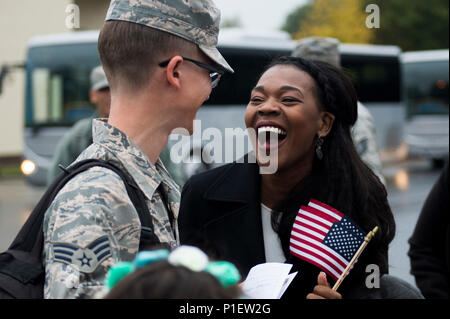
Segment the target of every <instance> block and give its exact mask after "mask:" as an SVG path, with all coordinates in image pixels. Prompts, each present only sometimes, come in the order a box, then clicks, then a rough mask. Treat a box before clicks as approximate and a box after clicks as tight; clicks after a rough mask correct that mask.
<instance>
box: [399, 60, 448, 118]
mask: <svg viewBox="0 0 450 319" xmlns="http://www.w3.org/2000/svg"><path fill="white" fill-rule="evenodd" d="M404 80H405V94H406V105H407V116H408V118H411V117H412V116H415V115H427V114H428V115H432V114H435V115H439V114H448V105H449V100H448V81H449V76H448V61H426V62H415V63H405V64H404Z"/></svg>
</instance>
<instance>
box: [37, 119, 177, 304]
mask: <svg viewBox="0 0 450 319" xmlns="http://www.w3.org/2000/svg"><path fill="white" fill-rule="evenodd" d="M93 141H94V143H93V144H92V145H91V146H89V147H88V148H87V149H86V150H85V151H83V153H81V155H80V156H79V157H78V158H77V160H76V161H80V160H83V159H88V158H96V159H102V160H107V161H110V162H111V163H113V164H115V165H117V166H118V167H120V168H122V169H123V170H125V171H127V172H128V173H129V174H130V175H131V177H132V178H133V179H134V180H135V182H136V183H137V185H138V186H139V187H140V188H141V190H142V191H143V192H144V194H145V196H146V201H147V204H148V207H149V211H150V213H151V215H152V221H153V225H154V230H155V234H156V235H157V236H158V238H159V240H160V241H161V242H165V243H168V244H169V245H170V246H171V247H176V246H177V245H179V236H178V225H177V218H178V211H179V201H180V190H179V187H178V185H176V183H174V182H173V180H172V179H171V177H170V175H169V173H168V172H167V171H166V169H165V168H164V165H163V164H162V163H161V161H160V160H159V159H158V161H157V163H156V165H152V164H151V162H150V161H149V159H148V158H147V156H146V155H145V154H144V153H143V152H142V151H141V150H140V148H139V147H138V146H137V145H136V144H135V143H134V142H133V141H132V140H131V139H130V138H128V137H127V136H126V135H125V134H124V133H122V132H121V131H119V130H118V129H116V128H114V127H112V126H111V125H109V124H107V123H105V122H103V121H100V120H94V121H93ZM163 195H164V196H163ZM163 198H167V202H166V203H165V204H167V207H168V208H169V209H171V210H172V213H173V216H174V223H173V228H174V229H172V226H171V225H170V222H169V218H168V213H167V208H166V205H165V204H164V202H163ZM140 227H141V225H140V221H139V217H138V214H137V211H136V209H135V208H134V206H133V204H132V202H131V200H130V199H129V197H128V194H127V191H126V188H125V185H124V183H123V181H122V179H121V178H120V177H119V176H118V175H117V174H116V173H114V172H113V171H111V170H109V169H107V168H103V167H93V168H90V169H88V170H87V171H85V172H82V173H80V174H78V175H77V176H75V177H74V178H73V179H72V180H71V181H69V182H68V183H67V184H66V185H65V186H64V188H63V189H61V191H60V192H59V193H58V195H57V196H56V198H55V200H54V201H53V203H52V204H51V205H50V207H49V208H48V210H47V212H46V214H45V220H44V228H43V231H44V252H43V253H44V266H45V287H44V297H45V298H92V297H94V296H96V295H98V294H99V293H100V292H101V291H103V289H104V280H105V275H106V273H107V271H108V269H109V267H110V266H112V265H113V264H115V263H116V262H119V261H132V260H133V259H134V257H135V255H136V253H137V252H138V249H139V237H140Z"/></svg>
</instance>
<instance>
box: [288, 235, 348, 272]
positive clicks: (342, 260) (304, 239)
mask: <svg viewBox="0 0 450 319" xmlns="http://www.w3.org/2000/svg"><path fill="white" fill-rule="evenodd" d="M291 239H293V240H297V241H301V242H304V243H309V245H314V246H316V247H320V248H321V249H322V251H324V252H325V253H326V254H328V255H329V256H330V258H333V259H334V260H336V261H337V262H338V263H339V264H340V265H342V266H343V267H347V264H348V263H349V261H348V260H346V259H345V258H344V257H342V256H341V255H339V254H338V253H337V252H335V251H334V250H333V249H331V248H330V247H328V246H325V245H324V244H322V243H321V242H319V241H317V240H315V239H313V238H311V237H308V236H305V235H304V234H300V233H292V236H291Z"/></svg>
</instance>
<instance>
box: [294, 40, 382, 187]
mask: <svg viewBox="0 0 450 319" xmlns="http://www.w3.org/2000/svg"><path fill="white" fill-rule="evenodd" d="M339 44H340V43H339V40H338V39H335V38H326V37H310V38H304V39H301V40H300V41H298V43H297V46H296V48H295V49H294V50H293V52H292V56H297V57H301V58H304V59H309V60H318V61H323V62H327V63H330V64H333V65H334V66H336V67H338V68H340V67H341V55H340V52H339ZM351 134H352V139H353V143H354V144H355V147H356V150H357V151H358V153H359V156H361V158H362V160H363V161H364V163H366V164H367V165H368V166H369V167H370V168H371V169H372V171H373V172H374V173H375V175H377V176H378V178H379V179H380V181H381V183H383V185H386V180H385V179H384V176H383V167H382V163H381V159H380V154H379V153H378V152H379V147H378V143H377V136H376V130H375V125H374V122H373V117H372V114H370V111H369V110H368V109H367V107H366V106H364V104H362V103H361V102H359V101H358V118H357V120H356V122H355V125H353V127H352V130H351Z"/></svg>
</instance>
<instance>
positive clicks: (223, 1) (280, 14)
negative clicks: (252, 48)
mask: <svg viewBox="0 0 450 319" xmlns="http://www.w3.org/2000/svg"><path fill="white" fill-rule="evenodd" d="M213 1H214V3H215V4H216V5H217V7H219V9H220V11H221V13H222V19H221V20H222V21H224V20H225V19H233V18H236V17H238V18H239V20H240V21H241V23H242V25H243V26H244V27H246V28H252V29H254V28H255V29H272V30H273V29H275V30H277V29H279V28H281V26H282V25H283V24H284V21H285V19H286V17H287V15H288V14H289V13H290V12H291V11H292V10H294V9H295V8H297V7H298V6H300V5H302V4H305V3H306V2H307V0H213Z"/></svg>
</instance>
